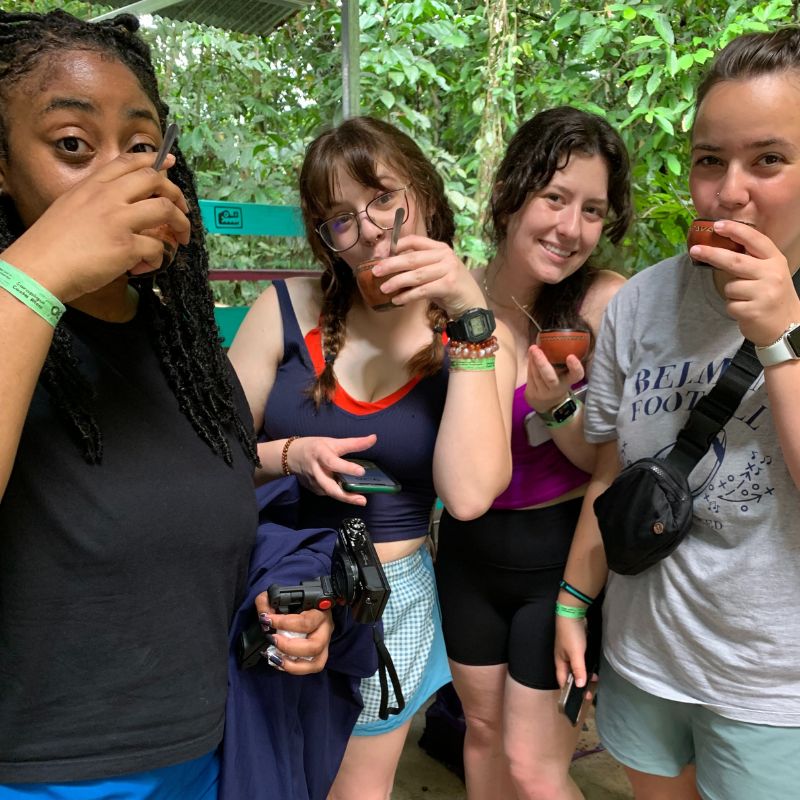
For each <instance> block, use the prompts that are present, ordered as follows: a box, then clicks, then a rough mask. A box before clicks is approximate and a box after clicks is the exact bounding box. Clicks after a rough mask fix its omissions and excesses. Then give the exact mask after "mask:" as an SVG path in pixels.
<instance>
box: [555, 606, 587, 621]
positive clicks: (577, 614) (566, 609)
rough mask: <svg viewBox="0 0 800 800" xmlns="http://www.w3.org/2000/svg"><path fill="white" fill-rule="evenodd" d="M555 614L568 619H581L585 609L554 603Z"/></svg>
mask: <svg viewBox="0 0 800 800" xmlns="http://www.w3.org/2000/svg"><path fill="white" fill-rule="evenodd" d="M556 616H557V617H568V618H569V619H583V618H584V617H585V616H586V609H585V608H575V606H565V605H564V604H563V603H556Z"/></svg>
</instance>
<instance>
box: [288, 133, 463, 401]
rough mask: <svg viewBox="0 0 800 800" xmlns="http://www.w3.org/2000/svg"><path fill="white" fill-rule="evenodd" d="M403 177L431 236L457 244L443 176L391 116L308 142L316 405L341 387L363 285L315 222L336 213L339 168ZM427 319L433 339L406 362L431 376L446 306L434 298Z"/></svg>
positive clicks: (359, 177)
mask: <svg viewBox="0 0 800 800" xmlns="http://www.w3.org/2000/svg"><path fill="white" fill-rule="evenodd" d="M379 163H380V164H384V165H386V166H388V167H391V168H392V169H393V170H395V171H396V172H397V173H398V175H400V176H401V177H402V178H403V180H404V182H405V183H406V185H407V186H408V191H409V192H410V193H411V194H412V195H413V197H414V199H415V201H416V202H417V205H418V207H419V209H420V210H421V212H422V213H423V214H424V216H425V228H426V230H427V234H428V236H429V237H430V238H431V239H435V240H436V241H439V242H445V243H446V244H448V245H450V246H452V244H453V235H454V234H455V221H454V218H453V212H452V209H451V208H450V206H449V204H448V202H447V198H446V196H445V192H444V181H442V178H441V177H440V176H439V174H438V173H437V172H436V169H435V167H434V166H433V164H432V163H431V162H430V161H429V159H428V158H427V157H426V156H425V154H424V153H423V152H422V150H420V148H419V146H418V145H417V143H416V142H415V141H414V140H413V139H412V138H411V137H410V136H407V135H406V134H405V133H403V132H402V131H400V130H398V129H397V128H396V127H394V126H393V125H390V124H389V123H388V122H383V121H381V120H378V119H374V118H372V117H354V118H352V119H348V120H345V121H344V122H343V123H341V124H340V125H338V126H337V127H335V128H332V129H331V130H328V131H325V132H324V133H321V134H320V135H319V136H317V138H316V139H314V141H312V142H311V144H310V145H309V146H308V149H307V150H306V156H305V159H304V161H303V167H302V169H301V171H300V208H301V210H302V212H303V223H304V225H305V229H306V238H307V239H308V242H309V244H310V246H311V250H312V251H313V253H314V255H315V256H316V258H317V260H318V261H319V262H320V264H322V267H323V274H322V279H321V280H322V293H323V299H322V309H321V313H320V329H321V332H322V350H323V355H324V358H325V368H324V370H323V371H322V373H321V374H320V375H319V377H318V378H317V380H316V381H315V382H314V384H313V385H312V387H311V390H310V392H311V396H312V398H313V399H314V402H315V403H316V404H317V406H319V405H320V403H322V402H323V401H326V402H330V400H331V399H332V397H333V392H334V390H335V388H336V376H335V373H334V370H333V363H334V361H335V360H336V356H337V355H338V353H339V351H340V350H341V348H342V346H343V345H344V342H345V338H346V321H347V312H348V311H349V310H350V307H351V306H352V304H353V298H354V296H355V292H357V291H358V288H357V286H356V282H355V279H354V277H353V272H352V270H351V269H350V267H349V266H348V265H347V263H346V262H345V261H344V259H342V258H341V256H340V255H339V254H338V253H334V252H333V251H332V250H330V249H329V248H328V247H326V245H325V243H324V242H323V241H322V239H321V238H320V236H319V234H318V233H317V228H318V227H319V225H320V223H322V222H324V220H325V219H326V218H327V217H328V216H329V215H330V208H331V206H332V205H333V195H334V192H335V181H336V172H337V169H338V168H339V167H342V168H344V170H345V171H346V172H347V173H348V174H349V175H351V176H352V177H353V178H354V179H355V180H356V181H358V182H359V183H361V184H363V185H364V186H369V187H371V188H374V189H386V190H388V189H390V188H394V187H387V186H384V185H383V183H382V182H381V181H380V179H379V178H378V175H377V172H376V170H377V167H378V164H379ZM428 320H429V322H430V325H431V329H432V331H433V336H432V341H431V343H430V344H429V345H427V346H426V347H424V348H422V349H421V350H420V351H419V352H418V353H416V354H415V355H414V356H412V358H411V359H410V360H409V361H408V363H407V365H406V366H407V368H408V370H409V372H410V373H411V374H412V375H420V376H422V377H425V376H428V375H433V374H434V373H436V372H437V371H438V370H439V369H441V365H442V359H443V357H444V349H443V347H442V340H441V331H442V330H443V329H444V325H445V323H446V321H447V315H446V314H445V312H444V310H443V309H441V308H440V307H439V306H437V305H436V304H435V303H431V304H430V305H429V306H428Z"/></svg>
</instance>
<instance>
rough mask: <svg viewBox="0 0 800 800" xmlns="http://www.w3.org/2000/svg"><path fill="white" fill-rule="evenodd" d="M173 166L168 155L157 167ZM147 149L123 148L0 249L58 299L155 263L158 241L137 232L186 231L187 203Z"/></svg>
mask: <svg viewBox="0 0 800 800" xmlns="http://www.w3.org/2000/svg"><path fill="white" fill-rule="evenodd" d="M174 163H175V156H173V155H169V156H168V157H167V161H165V164H164V169H167V168H169V167H170V166H172V165H173V164H174ZM152 165H153V154H152V153H123V154H122V155H120V156H118V157H117V158H115V159H114V160H113V161H111V162H109V163H108V164H105V165H104V166H102V167H101V168H99V169H98V170H97V171H96V172H93V173H92V174H91V175H90V176H88V177H87V178H86V179H85V180H83V181H81V182H80V183H78V184H76V185H75V186H73V187H71V188H70V189H69V190H68V191H66V192H65V193H64V194H62V195H61V196H60V197H58V198H56V200H54V201H53V203H51V205H50V206H49V207H48V208H47V210H46V211H45V212H44V213H43V214H42V215H41V216H40V217H39V218H38V219H37V220H36V221H35V222H33V224H31V225H30V227H29V228H28V229H27V230H26V231H25V232H24V233H23V234H22V235H21V236H20V237H19V238H18V239H17V240H16V241H15V242H14V243H13V244H12V245H10V246H9V247H8V248H7V249H6V250H5V251H4V253H3V259H4V260H6V261H8V262H9V263H11V264H13V265H14V266H15V267H17V268H18V269H20V270H22V271H23V272H25V273H27V274H28V275H29V276H30V277H31V278H33V279H34V280H36V281H37V282H39V283H41V284H42V285H43V286H45V287H46V288H47V289H49V290H50V291H51V292H52V293H53V294H54V295H55V296H56V297H58V298H59V299H60V300H61V301H62V302H69V301H70V300H74V299H76V298H78V297H81V296H83V295H85V294H88V293H90V292H94V291H96V290H98V289H100V288H102V287H104V286H106V285H108V284H109V283H111V281H113V280H114V279H116V278H118V277H120V276H121V275H124V274H125V273H126V272H128V271H129V270H131V269H133V268H135V267H137V265H138V266H139V271H142V267H141V265H142V262H145V263H146V264H148V265H150V267H151V268H152V269H158V268H159V267H160V266H161V262H162V259H163V257H164V243H163V242H162V241H161V240H159V239H157V238H155V237H153V236H148V235H146V234H142V233H141V232H142V231H145V230H147V229H151V228H158V227H159V226H161V225H167V226H169V228H170V229H171V231H172V232H173V234H174V236H175V238H176V239H177V240H178V242H180V243H182V244H188V242H189V238H190V235H191V230H190V223H189V218H188V217H187V214H188V210H189V207H188V205H187V203H186V200H185V198H184V197H183V194H182V193H181V191H180V189H178V187H177V186H176V185H175V184H174V183H172V182H171V181H170V180H169V179H168V178H167V177H166V174H165V173H161V172H156V171H155V170H154V169H153V166H152Z"/></svg>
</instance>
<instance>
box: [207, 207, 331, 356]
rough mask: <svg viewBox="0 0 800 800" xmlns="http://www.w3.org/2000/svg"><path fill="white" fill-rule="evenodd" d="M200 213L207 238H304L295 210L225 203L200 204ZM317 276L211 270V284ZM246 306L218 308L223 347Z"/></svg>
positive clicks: (227, 345)
mask: <svg viewBox="0 0 800 800" xmlns="http://www.w3.org/2000/svg"><path fill="white" fill-rule="evenodd" d="M200 213H201V215H202V217H203V225H204V226H205V229H206V232H207V233H209V234H220V235H222V236H300V237H302V236H305V230H304V228H303V222H302V218H301V217H300V209H299V208H297V207H296V206H272V205H266V204H263V203H228V202H224V201H222V200H201V201H200ZM314 274H319V273H317V272H314V271H308V270H303V271H300V270H274V269H273V270H269V269H250V270H244V269H213V270H209V274H208V277H209V280H212V281H265V280H266V281H270V280H275V279H276V278H289V277H292V276H294V275H314ZM247 310H248V309H247V306H217V308H215V309H214V316H215V317H216V320H217V325H219V330H220V333H221V335H222V339H223V346H224V347H230V344H231V342H232V341H233V337H234V336H235V335H236V331H237V330H238V329H239V325H241V324H242V320H243V319H244V317H245V314H247Z"/></svg>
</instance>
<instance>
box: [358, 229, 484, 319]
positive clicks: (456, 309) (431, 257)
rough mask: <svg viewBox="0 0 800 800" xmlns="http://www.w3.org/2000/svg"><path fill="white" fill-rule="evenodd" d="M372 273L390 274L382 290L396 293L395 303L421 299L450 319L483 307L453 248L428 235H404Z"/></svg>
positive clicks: (466, 270) (471, 278)
mask: <svg viewBox="0 0 800 800" xmlns="http://www.w3.org/2000/svg"><path fill="white" fill-rule="evenodd" d="M372 273H373V275H375V277H377V278H382V277H384V276H387V275H389V276H391V278H390V279H389V280H387V281H386V282H385V283H383V284H382V285H381V291H382V292H384V293H385V294H388V295H391V294H392V293H394V292H398V294H397V295H395V296H394V297H393V298H392V303H394V305H399V306H402V305H405V304H406V303H412V302H414V301H415V300H423V299H424V300H428V301H429V302H434V303H436V304H437V305H439V306H441V307H442V308H443V309H444V310H445V311H446V312H447V315H448V316H449V317H450V318H451V319H455V318H456V317H459V316H461V315H462V314H463V313H464V312H465V311H469V309H471V308H485V307H486V300H485V299H484V297H483V292H482V291H481V289H480V287H479V286H478V284H477V283H476V282H475V279H474V278H473V277H472V275H470V273H469V270H468V269H467V268H466V267H465V266H464V264H463V262H462V261H461V259H460V258H459V257H458V256H457V255H456V254H455V253H454V252H453V248H452V247H450V246H449V245H447V244H445V243H444V242H437V241H435V240H433V239H429V238H428V237H427V236H419V235H416V234H413V235H411V236H404V237H403V238H402V239H400V240H399V241H398V243H397V255H394V256H389V257H387V258H384V259H382V260H381V262H380V263H379V264H376V265H375V266H374V267H373V268H372Z"/></svg>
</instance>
